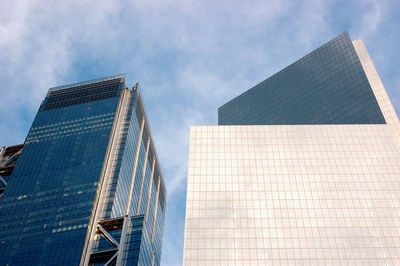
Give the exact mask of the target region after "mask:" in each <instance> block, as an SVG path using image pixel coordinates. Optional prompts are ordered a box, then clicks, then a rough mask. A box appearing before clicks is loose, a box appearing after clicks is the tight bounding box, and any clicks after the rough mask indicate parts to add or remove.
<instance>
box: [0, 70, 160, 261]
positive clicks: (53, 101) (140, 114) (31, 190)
mask: <svg viewBox="0 0 400 266" xmlns="http://www.w3.org/2000/svg"><path fill="white" fill-rule="evenodd" d="M165 200H166V190H165V185H164V182H163V178H162V175H161V171H160V167H159V163H158V159H157V154H156V151H155V147H154V143H153V140H152V137H151V133H150V128H149V124H148V121H147V118H146V114H145V110H144V107H143V103H142V100H141V96H140V91H139V86H138V84H137V85H136V86H135V87H134V88H133V89H132V90H130V89H128V88H126V87H125V74H122V75H117V76H111V77H106V78H101V79H96V80H91V81H86V82H80V83H75V84H70V85H65V86H60V87H55V88H51V89H49V91H48V93H47V95H46V98H45V99H44V101H43V102H42V104H41V106H40V108H39V111H38V113H37V115H36V118H35V120H34V122H33V124H32V127H31V129H30V131H29V133H28V136H27V138H26V140H25V143H24V148H23V151H22V153H21V155H20V157H19V160H18V162H17V164H16V166H15V168H14V171H13V173H12V175H11V178H10V181H9V182H8V184H7V189H6V190H5V192H4V195H3V197H2V199H1V200H0V265H78V264H79V265H115V264H118V265H159V263H160V256H161V246H162V234H163V224H164V214H165V204H166V203H165Z"/></svg>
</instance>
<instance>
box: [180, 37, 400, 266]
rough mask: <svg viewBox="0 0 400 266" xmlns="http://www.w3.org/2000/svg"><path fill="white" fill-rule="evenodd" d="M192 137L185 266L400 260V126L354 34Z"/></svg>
mask: <svg viewBox="0 0 400 266" xmlns="http://www.w3.org/2000/svg"><path fill="white" fill-rule="evenodd" d="M218 121H219V126H195V127H192V128H191V132H190V148H189V167H188V181H187V202H186V223H185V243H184V258H183V262H184V265H272V264H284V265H310V264H325V265H341V264H342V265H344V264H345V265H367V264H368V265H370V264H376V265H377V264H379V265H400V238H399V235H400V215H399V208H400V189H399V188H400V122H399V119H398V117H397V115H396V113H395V110H394V108H393V106H392V104H391V102H390V100H389V98H388V95H387V94H386V91H385V89H384V87H383V85H382V82H381V80H380V78H379V76H378V74H377V72H376V70H375V68H374V65H373V63H372V61H371V58H370V56H369V54H368V52H367V50H366V48H365V46H364V44H363V42H362V41H361V40H354V41H352V40H351V39H350V37H349V35H348V34H347V32H345V33H343V34H341V35H339V36H338V37H336V38H334V39H333V40H331V41H329V42H328V43H326V44H325V45H323V46H321V47H319V48H318V49H316V50H314V51H313V52H311V53H310V54H308V55H306V56H305V57H303V58H301V59H300V60H298V61H296V62H295V63H293V64H291V65H290V66H288V67H286V68H285V69H283V70H281V71H280V72H278V73H276V74H275V75H273V76H271V77H270V78H268V79H266V80H265V81H263V82H261V83H260V84H258V85H256V86H255V87H253V88H251V89H250V90H248V91H246V92H244V93H243V94H241V95H240V96H238V97H236V98H235V99H233V100H231V101H230V102H228V103H226V104H224V105H223V106H221V107H220V108H219V110H218Z"/></svg>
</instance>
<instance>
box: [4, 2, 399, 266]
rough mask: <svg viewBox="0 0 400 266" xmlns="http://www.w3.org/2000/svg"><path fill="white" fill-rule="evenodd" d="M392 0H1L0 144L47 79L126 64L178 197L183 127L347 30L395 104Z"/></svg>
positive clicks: (17, 131)
mask: <svg viewBox="0 0 400 266" xmlns="http://www.w3.org/2000/svg"><path fill="white" fill-rule="evenodd" d="M395 4H396V3H395V2H392V3H391V2H387V1H386V2H378V1H375V0H371V1H368V2H363V1H361V2H359V1H354V2H351V3H348V5H347V4H346V5H342V4H339V6H338V7H337V6H335V5H334V1H322V0H308V1H301V2H299V1H278V0H273V1H263V0H254V1H233V0H224V1H194V0H176V1H173V0H166V1H155V0H147V1H144V0H135V1H123V0H121V1H39V0H36V1H35V0H32V1H24V0H20V1H6V2H4V1H3V2H1V3H0V50H1V51H2V52H1V53H0V81H1V84H2V85H1V87H0V95H1V99H2V104H1V105H0V128H2V129H3V130H2V131H0V144H2V145H9V144H16V142H18V141H19V142H21V141H23V138H24V135H25V134H26V133H27V130H28V127H29V126H30V124H31V122H32V120H33V115H34V113H35V112H36V109H37V107H38V106H39V104H40V101H41V100H42V99H43V97H44V95H45V92H46V91H47V88H49V87H52V86H57V85H62V84H63V83H67V82H77V81H81V80H86V79H91V78H96V77H100V76H105V75H112V74H118V73H122V72H127V74H128V80H130V81H131V83H130V84H129V85H133V84H134V83H135V82H136V81H139V82H140V83H141V85H142V92H143V96H144V101H145V105H146V108H147V113H148V115H149V118H150V123H151V127H152V131H153V134H154V139H155V144H156V147H157V150H158V154H159V157H160V162H161V165H162V167H163V170H164V177H165V180H166V184H167V189H168V200H169V202H174V203H176V202H184V200H185V199H184V193H182V192H184V190H185V189H184V188H185V184H186V182H185V180H186V171H187V154H188V141H189V126H191V125H198V124H215V123H216V121H217V107H218V106H219V105H221V104H223V103H225V102H226V101H228V100H230V99H232V98H233V97H235V96H237V95H238V94H239V93H241V92H244V91H245V90H247V89H248V88H250V87H251V86H253V85H255V84H257V83H258V82H260V81H262V80H263V79H265V78H267V77H268V76H269V75H271V74H273V73H274V72H276V71H278V70H280V69H281V68H283V67H285V66H287V65H288V64H290V63H292V62H293V61H294V60H296V59H298V58H299V57H301V56H303V55H305V53H307V52H310V51H311V50H312V49H313V48H316V47H317V46H318V45H321V44H323V43H324V42H326V41H328V40H329V39H330V38H333V37H334V36H335V35H337V34H339V33H341V32H343V31H345V30H350V34H352V33H353V32H354V33H355V35H356V36H355V37H356V38H359V37H361V38H364V39H365V38H368V40H367V41H366V45H367V47H368V49H369V50H370V51H371V50H372V51H376V57H377V58H382V59H381V60H380V63H382V64H383V65H384V66H385V69H395V70H393V72H392V73H393V75H391V76H387V77H385V78H382V79H383V80H384V81H385V85H386V86H387V88H388V89H389V90H390V89H392V90H393V91H394V93H393V92H392V93H390V92H389V94H391V95H394V102H395V104H396V105H397V106H398V105H399V104H400V102H399V100H398V99H399V97H398V93H397V91H396V89H397V88H398V86H399V82H398V79H396V77H398V76H399V75H398V73H399V71H400V67H399V63H398V62H397V61H396V62H394V61H395V60H392V58H395V55H397V54H398V52H397V47H398V45H393V44H392V46H388V44H389V43H390V42H392V43H395V44H400V40H399V38H398V37H396V36H398V35H399V34H398V33H399V32H398V29H397V26H396V29H395V30H393V31H392V32H391V34H385V31H381V29H382V28H384V27H385V28H387V27H390V26H391V25H398V24H399V23H400V21H399V20H400V19H399V18H398V17H397V13H398V12H396V10H395V9H393V10H392V8H391V7H389V6H388V5H392V6H394V5H395ZM334 7H335V8H337V9H334ZM346 12H347V13H348V15H347V16H342V17H341V18H343V20H345V21H343V25H350V26H349V27H350V28H349V29H347V28H344V27H342V26H340V25H339V26H337V25H336V24H335V25H333V23H332V21H333V20H334V18H336V17H337V16H339V15H341V14H343V13H346ZM347 13H346V14H347ZM390 19H391V20H392V21H390ZM341 22H342V21H341ZM378 32H380V34H379V35H378ZM377 36H379V38H378V37H377ZM382 40H385V42H382ZM368 41H370V42H368ZM386 42H387V43H386ZM369 44H372V45H371V46H372V47H371V46H370V45H369ZM374 47H383V48H380V49H377V50H374V49H373V48H374ZM386 47H391V48H390V49H391V50H390V51H389V50H388V49H386ZM387 54H390V55H391V56H387ZM373 59H374V57H373ZM377 68H379V67H377ZM380 74H381V75H383V74H384V73H382V71H381V72H380ZM388 84H389V85H388ZM4 99H6V100H4ZM397 109H398V108H397ZM4 129H6V130H4ZM183 214H184V210H183V209H178V208H172V207H168V208H167V217H166V219H167V223H166V225H167V226H168V227H166V228H165V230H166V232H167V231H168V232H181V231H182V228H180V227H179V226H182V221H180V222H176V223H175V222H171V221H173V219H174V217H180V219H182V217H183ZM165 236H166V237H167V238H164V240H163V243H164V249H165V250H168V252H166V253H163V261H164V264H166V265H168V262H171V261H175V262H176V261H179V263H180V262H181V260H180V259H177V260H176V257H177V256H182V250H181V248H182V245H183V235H182V236H180V237H181V239H177V238H179V236H177V235H176V234H170V233H166V234H165ZM168 237H171V238H168ZM172 237H173V238H172ZM173 257H174V258H173Z"/></svg>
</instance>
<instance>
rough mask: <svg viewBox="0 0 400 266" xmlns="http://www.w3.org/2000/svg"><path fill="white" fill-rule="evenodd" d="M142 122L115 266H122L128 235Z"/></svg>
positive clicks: (143, 119)
mask: <svg viewBox="0 0 400 266" xmlns="http://www.w3.org/2000/svg"><path fill="white" fill-rule="evenodd" d="M144 122H145V118H144V116H143V117H142V123H141V125H140V133H139V139H138V143H137V148H136V155H135V165H134V167H133V172H132V178H131V186H130V188H129V195H128V202H127V203H126V210H125V216H124V223H123V224H122V231H121V239H120V241H119V248H118V257H117V262H116V265H122V256H123V251H124V249H125V242H126V238H127V234H128V227H129V224H130V223H129V221H130V218H129V210H130V208H131V201H132V194H133V186H134V183H135V176H136V170H137V163H138V158H139V152H140V145H141V144H142V136H143V129H144Z"/></svg>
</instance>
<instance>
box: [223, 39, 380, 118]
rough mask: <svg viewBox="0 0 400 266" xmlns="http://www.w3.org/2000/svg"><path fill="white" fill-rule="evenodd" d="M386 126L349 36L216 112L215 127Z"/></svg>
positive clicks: (330, 42)
mask: <svg viewBox="0 0 400 266" xmlns="http://www.w3.org/2000/svg"><path fill="white" fill-rule="evenodd" d="M384 123H385V119H384V117H383V115H382V112H381V110H380V109H379V105H378V103H377V101H376V99H375V96H374V93H373V91H372V88H371V85H370V83H369V82H368V79H367V76H366V74H365V73H364V70H363V67H362V66H361V63H360V60H359V58H358V55H357V53H356V51H355V49H354V47H353V44H352V41H351V39H350V37H349V35H348V33H347V32H345V33H343V34H341V35H339V36H338V37H336V38H334V39H333V40H331V41H329V42H328V43H326V44H324V45H323V46H321V47H319V48H318V49H316V50H314V51H313V52H311V53H310V54H308V55H306V56H304V57H303V58H301V59H299V60H298V61H296V62H294V63H293V64H291V65H290V66H288V67H286V68H285V69H283V70H281V71H279V72H278V73H276V74H275V75H273V76H271V77H270V78H268V79H266V80H264V81H263V82H261V83H259V84H257V85H256V86H254V87H253V88H251V89H250V90H248V91H246V92H244V93H243V94H241V95H239V96H237V97H236V98H234V99H233V100H231V101H229V102H228V103H226V104H224V105H222V106H221V107H219V108H218V124H219V125H290V124H291V125H298V124H384Z"/></svg>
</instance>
